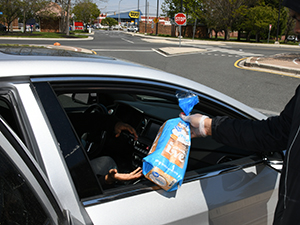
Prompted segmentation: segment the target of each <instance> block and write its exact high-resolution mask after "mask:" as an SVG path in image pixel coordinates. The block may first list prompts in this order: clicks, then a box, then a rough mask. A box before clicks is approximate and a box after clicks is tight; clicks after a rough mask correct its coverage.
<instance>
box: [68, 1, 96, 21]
mask: <svg viewBox="0 0 300 225" xmlns="http://www.w3.org/2000/svg"><path fill="white" fill-rule="evenodd" d="M72 12H73V13H74V15H75V18H76V20H78V21H82V22H84V23H85V24H91V23H93V21H94V20H95V19H97V17H98V16H99V14H100V10H99V9H98V6H97V4H95V3H93V2H92V1H91V0H81V1H80V2H78V3H77V4H76V5H75V6H74V8H73V10H72Z"/></svg>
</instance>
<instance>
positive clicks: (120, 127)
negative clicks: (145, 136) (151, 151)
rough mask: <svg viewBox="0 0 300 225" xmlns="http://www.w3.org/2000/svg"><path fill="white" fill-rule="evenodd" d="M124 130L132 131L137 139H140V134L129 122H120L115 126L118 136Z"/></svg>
mask: <svg viewBox="0 0 300 225" xmlns="http://www.w3.org/2000/svg"><path fill="white" fill-rule="evenodd" d="M122 131H128V132H129V133H131V134H132V135H133V136H134V139H135V140H137V139H138V135H137V133H136V131H135V129H134V128H133V127H132V126H130V125H129V124H127V123H123V122H118V123H117V124H116V126H115V133H116V137H119V136H120V134H121V132H122Z"/></svg>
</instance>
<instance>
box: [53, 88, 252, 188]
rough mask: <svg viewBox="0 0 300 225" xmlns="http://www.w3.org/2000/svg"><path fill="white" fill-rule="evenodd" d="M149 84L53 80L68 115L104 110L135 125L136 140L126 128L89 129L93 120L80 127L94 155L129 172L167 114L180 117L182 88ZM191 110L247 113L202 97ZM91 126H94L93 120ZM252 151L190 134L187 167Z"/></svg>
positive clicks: (200, 166) (100, 113)
mask: <svg viewBox="0 0 300 225" xmlns="http://www.w3.org/2000/svg"><path fill="white" fill-rule="evenodd" d="M145 90H146V89H142V88H139V89H129V88H112V87H110V88H109V89H106V88H105V89H104V90H103V88H97V87H90V86H89V88H86V87H85V88H83V87H82V88H78V87H76V88H74V87H69V88H65V87H64V88H61V87H60V86H58V87H55V86H54V91H55V92H56V95H57V97H58V99H59V102H60V104H61V105H62V107H63V108H64V110H65V112H66V114H67V115H68V116H69V117H72V114H78V113H81V114H83V117H86V119H83V120H86V121H88V118H89V117H91V114H93V117H95V115H97V116H98V117H99V119H100V118H101V117H103V116H104V115H106V118H109V117H117V118H118V119H119V120H121V121H122V122H124V123H127V124H129V125H131V126H132V127H133V128H134V129H135V130H136V132H137V134H138V140H134V137H133V135H132V134H130V133H128V132H122V133H121V136H120V137H118V138H116V137H115V135H114V134H113V133H111V132H109V131H107V130H101V129H99V131H97V133H93V132H92V131H91V130H93V129H92V128H91V129H89V128H88V127H89V125H86V126H85V127H87V128H86V129H87V130H86V131H85V132H84V133H83V132H82V131H81V132H79V131H76V132H77V135H78V137H79V139H80V140H81V142H82V144H83V146H84V148H85V150H86V153H87V155H88V157H89V159H90V160H92V159H94V158H97V157H101V156H110V157H112V158H113V159H114V161H115V162H116V163H117V166H118V171H119V172H121V173H128V172H131V171H133V170H134V169H136V168H137V167H142V163H143V158H144V157H145V156H147V154H148V152H149V150H150V148H151V145H152V143H153V141H154V139H155V137H156V134H157V132H158V130H159V128H160V126H161V125H162V124H163V123H164V122H165V121H167V120H168V119H172V118H177V117H178V116H179V114H180V113H181V112H182V110H181V109H180V107H179V106H178V99H177V97H176V91H178V90H172V91H171V92H170V91H167V92H161V91H151V92H150V91H145ZM192 113H202V114H205V115H208V116H210V117H212V116H216V115H228V116H233V117H236V118H243V116H244V115H240V114H238V113H235V112H233V111H231V110H228V109H226V107H224V106H222V105H217V104H215V103H213V102H210V101H208V100H206V99H202V98H201V97H200V103H198V105H196V106H195V107H194V109H193V111H192ZM107 115H108V116H107ZM79 122H80V123H81V121H72V123H73V127H74V128H76V127H78V125H76V123H79ZM90 126H91V127H92V126H93V124H90ZM82 133H83V134H82ZM251 154H253V153H250V152H247V151H241V150H239V149H235V148H232V147H228V146H224V145H222V144H219V143H217V142H216V141H214V140H213V139H212V138H211V137H206V138H195V139H193V140H192V145H191V149H190V154H189V159H188V166H187V171H195V170H199V169H203V168H207V167H210V166H213V165H217V164H222V163H224V162H229V161H233V160H235V159H240V158H243V157H245V156H249V155H251ZM143 179H145V178H143ZM143 179H141V180H143ZM137 182H140V180H139V181H137Z"/></svg>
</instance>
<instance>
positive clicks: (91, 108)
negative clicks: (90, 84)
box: [84, 103, 108, 114]
mask: <svg viewBox="0 0 300 225" xmlns="http://www.w3.org/2000/svg"><path fill="white" fill-rule="evenodd" d="M94 112H97V113H102V114H108V111H107V108H106V107H105V106H104V105H102V104H100V103H95V104H92V105H90V106H89V107H88V108H87V109H86V110H85V111H84V113H94Z"/></svg>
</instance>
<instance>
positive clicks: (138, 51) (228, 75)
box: [0, 30, 300, 112]
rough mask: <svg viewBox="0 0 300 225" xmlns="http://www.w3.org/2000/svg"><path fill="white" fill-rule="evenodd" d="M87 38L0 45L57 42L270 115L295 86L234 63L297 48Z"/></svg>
mask: <svg viewBox="0 0 300 225" xmlns="http://www.w3.org/2000/svg"><path fill="white" fill-rule="evenodd" d="M93 37H94V38H93V39H92V40H3V39H1V40H0V43H11V44H16V43H18V44H38V45H45V44H53V43H54V42H56V41H59V42H60V43H61V45H67V46H76V47H81V48H86V49H90V50H93V51H95V52H97V54H98V55H101V56H109V57H115V58H119V59H123V60H126V61H132V62H135V63H139V64H143V65H146V66H150V67H153V68H157V69H160V70H163V71H167V72H170V73H174V74H177V75H180V76H183V77H187V78H189V79H192V80H195V81H197V82H200V83H202V84H205V85H207V86H209V87H212V88H214V89H216V90H218V91H221V92H223V93H225V94H227V95H229V96H231V97H233V98H235V99H237V100H239V101H241V102H243V103H245V104H247V105H249V106H252V107H254V108H257V109H260V110H266V111H272V112H279V111H281V110H282V108H283V107H284V105H285V104H286V103H287V101H288V100H289V99H290V98H291V96H292V95H293V94H294V90H295V89H296V87H297V86H298V84H299V79H298V78H295V77H289V76H284V75H283V74H280V73H279V74H278V73H277V74H275V73H266V72H259V71H251V70H246V69H241V68H239V67H237V66H236V62H237V61H239V60H241V59H243V58H246V57H256V58H258V57H262V56H264V57H266V56H271V55H274V54H278V53H297V52H299V50H300V47H299V46H297V45H296V46H292V47H289V48H281V47H278V46H275V45H271V47H270V45H269V46H265V45H257V44H253V45H245V44H236V43H225V42H211V41H196V40H195V41H193V40H184V41H182V42H181V47H180V48H179V40H178V39H174V38H167V39H162V38H157V37H146V36H143V35H137V34H133V33H123V32H118V31H98V30H97V31H96V32H95V34H94V36H93ZM179 49H180V51H178V50H179ZM174 50H176V51H174ZM175 53H176V54H175ZM178 53H180V54H178Z"/></svg>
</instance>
